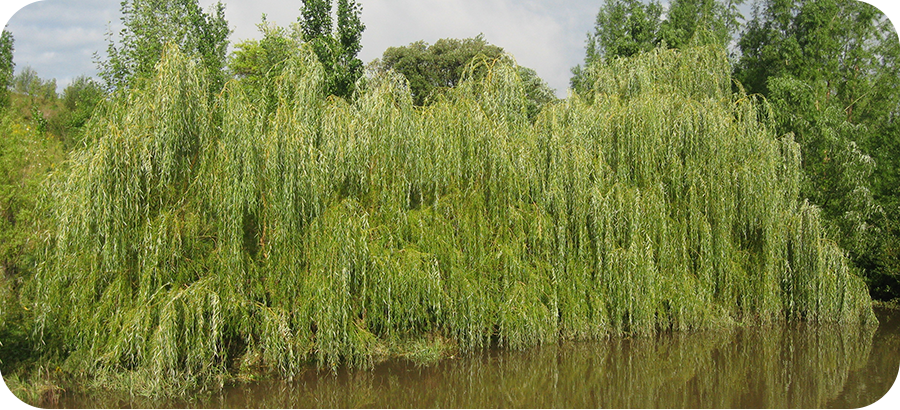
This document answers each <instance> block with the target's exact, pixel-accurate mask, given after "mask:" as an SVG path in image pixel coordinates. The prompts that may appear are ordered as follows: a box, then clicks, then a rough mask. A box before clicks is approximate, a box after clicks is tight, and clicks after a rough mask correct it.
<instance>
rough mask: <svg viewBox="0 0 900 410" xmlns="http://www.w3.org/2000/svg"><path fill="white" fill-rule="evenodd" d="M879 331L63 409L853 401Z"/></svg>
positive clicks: (817, 331)
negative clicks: (188, 398)
mask: <svg viewBox="0 0 900 410" xmlns="http://www.w3.org/2000/svg"><path fill="white" fill-rule="evenodd" d="M877 314H878V317H879V320H880V321H881V324H880V325H879V327H878V328H877V329H873V328H869V329H859V328H854V327H841V326H825V325H819V326H814V325H805V324H789V325H778V326H774V325H773V326H762V327H751V328H739V329H731V330H726V331H705V332H691V333H681V332H673V333H663V334H660V335H657V336H654V337H646V338H624V339H623V338H611V339H608V340H602V341H593V342H571V343H561V344H558V345H550V346H542V347H537V348H533V349H529V350H526V351H521V352H518V351H505V350H501V349H494V350H488V351H484V352H481V353H478V354H473V355H468V356H463V357H455V358H451V359H447V360H444V361H441V362H439V363H437V364H435V365H432V366H417V365H415V364H413V363H409V362H406V361H400V360H392V361H387V362H383V363H380V364H378V365H376V366H375V367H374V369H371V370H367V371H362V370H348V369H341V370H339V371H337V372H336V373H333V372H330V371H317V370H315V369H310V370H309V371H307V372H306V373H304V374H302V375H300V376H299V377H297V378H295V379H294V380H293V381H290V382H288V381H282V380H269V381H262V382H255V383H250V384H242V385H238V386H231V387H226V388H225V389H223V390H221V391H218V392H215V393H210V394H205V395H202V396H199V397H196V398H192V399H190V400H169V401H151V400H147V399H131V398H127V397H116V396H103V397H98V396H96V395H94V396H84V395H70V396H64V397H62V398H61V400H60V401H59V402H58V403H57V405H59V406H60V407H170V406H171V407H224V408H242V407H276V408H290V407H301V408H313V407H338V408H355V407H403V408H415V407H429V408H433V407H465V408H472V407H475V408H488V407H540V408H550V407H567V408H572V407H616V408H628V407H665V408H674V407H677V408H682V407H690V408H706V407H754V408H767V407H777V408H794V407H804V408H821V407H840V408H856V407H861V406H866V405H868V404H871V403H873V402H875V401H877V400H878V399H879V398H881V397H882V396H883V395H884V394H885V393H886V392H887V391H888V390H889V389H890V387H891V385H892V384H893V383H894V380H895V378H896V377H897V371H898V367H900V312H897V311H877Z"/></svg>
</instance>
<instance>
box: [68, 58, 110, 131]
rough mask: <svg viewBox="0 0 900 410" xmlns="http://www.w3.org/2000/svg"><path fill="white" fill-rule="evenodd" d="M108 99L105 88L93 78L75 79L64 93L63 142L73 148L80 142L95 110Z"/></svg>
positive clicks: (83, 76)
mask: <svg viewBox="0 0 900 410" xmlns="http://www.w3.org/2000/svg"><path fill="white" fill-rule="evenodd" d="M105 97H106V93H105V92H104V91H103V86H102V85H100V83H98V82H97V81H95V80H94V79H93V78H91V77H88V76H85V75H81V76H78V77H76V78H75V80H74V81H72V82H71V83H70V84H69V85H68V86H66V88H65V89H64V90H63V93H62V103H63V107H64V108H65V111H64V112H63V114H62V118H61V122H62V126H63V131H64V134H65V135H63V137H64V138H63V141H64V142H65V144H66V146H67V147H69V148H71V147H72V146H73V145H75V144H76V143H78V142H80V139H81V131H82V128H83V127H84V125H85V124H86V123H87V122H88V120H90V119H91V117H92V116H93V114H94V109H95V108H96V107H97V105H98V104H100V102H101V101H103V99H104V98H105Z"/></svg>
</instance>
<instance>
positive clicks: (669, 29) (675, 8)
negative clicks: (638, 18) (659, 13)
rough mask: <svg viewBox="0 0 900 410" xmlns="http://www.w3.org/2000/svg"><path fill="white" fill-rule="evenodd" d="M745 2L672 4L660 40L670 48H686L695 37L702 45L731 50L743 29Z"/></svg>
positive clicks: (693, 0)
mask: <svg viewBox="0 0 900 410" xmlns="http://www.w3.org/2000/svg"><path fill="white" fill-rule="evenodd" d="M743 2H744V1H743V0H725V1H719V0H672V2H671V3H669V9H668V10H667V12H666V20H665V21H663V22H662V24H661V25H660V27H659V39H660V40H663V41H665V43H666V46H668V47H674V48H680V47H683V46H686V45H687V44H688V43H690V41H691V40H692V39H693V38H694V37H695V36H700V38H698V41H701V42H704V43H714V44H718V45H721V46H722V47H726V46H728V43H729V42H730V41H731V39H732V36H733V34H734V33H735V32H736V31H737V30H738V28H739V27H740V21H739V19H740V18H741V14H740V11H739V10H738V8H737V7H738V5H740V4H742V3H743Z"/></svg>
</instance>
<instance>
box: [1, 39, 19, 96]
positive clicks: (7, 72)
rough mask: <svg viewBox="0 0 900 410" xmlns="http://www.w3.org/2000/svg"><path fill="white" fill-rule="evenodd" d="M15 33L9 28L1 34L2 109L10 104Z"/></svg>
mask: <svg viewBox="0 0 900 410" xmlns="http://www.w3.org/2000/svg"><path fill="white" fill-rule="evenodd" d="M15 67H16V65H15V63H14V62H13V35H12V33H10V32H9V31H7V30H3V33H2V34H0V109H3V108H5V107H8V106H9V87H10V86H12V81H13V72H14V71H13V70H14V69H15Z"/></svg>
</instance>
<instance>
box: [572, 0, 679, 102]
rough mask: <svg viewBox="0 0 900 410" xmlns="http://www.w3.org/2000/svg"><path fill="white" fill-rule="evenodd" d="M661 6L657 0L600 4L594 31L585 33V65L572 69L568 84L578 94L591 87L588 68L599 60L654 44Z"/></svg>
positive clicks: (628, 54)
mask: <svg viewBox="0 0 900 410" xmlns="http://www.w3.org/2000/svg"><path fill="white" fill-rule="evenodd" d="M661 15H662V6H660V4H659V3H658V2H656V1H651V2H649V3H647V4H644V3H643V2H641V1H640V0H609V1H607V2H605V3H604V4H603V6H601V7H600V11H599V12H598V13H597V18H596V20H595V22H594V32H593V33H588V36H587V41H586V43H585V57H584V64H583V65H578V66H575V67H574V68H572V78H571V80H570V81H569V83H570V87H572V89H573V90H575V91H576V92H578V93H579V94H585V93H587V92H588V90H589V89H590V81H589V79H590V78H592V76H591V75H590V74H589V73H588V68H589V67H590V66H591V65H592V64H594V63H596V62H600V61H609V60H612V59H615V58H617V57H629V56H632V55H634V54H637V53H639V52H643V51H649V50H651V49H653V48H654V47H656V41H657V32H658V31H659V25H660V16H661Z"/></svg>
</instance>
